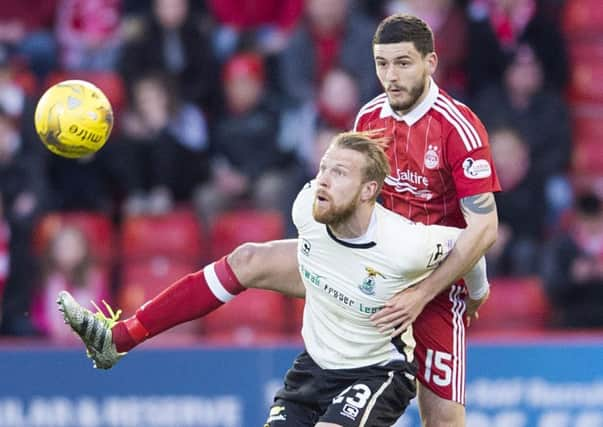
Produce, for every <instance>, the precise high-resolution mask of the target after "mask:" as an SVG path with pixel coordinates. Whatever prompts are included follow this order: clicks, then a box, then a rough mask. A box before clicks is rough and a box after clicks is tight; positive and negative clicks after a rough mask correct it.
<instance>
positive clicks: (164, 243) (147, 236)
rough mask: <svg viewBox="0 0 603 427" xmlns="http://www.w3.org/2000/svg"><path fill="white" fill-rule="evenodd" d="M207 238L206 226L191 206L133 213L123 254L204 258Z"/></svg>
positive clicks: (123, 239) (123, 237)
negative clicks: (160, 213)
mask: <svg viewBox="0 0 603 427" xmlns="http://www.w3.org/2000/svg"><path fill="white" fill-rule="evenodd" d="M205 241H206V237H205V232H204V229H203V227H201V224H200V222H199V221H198V219H197V217H196V215H195V213H194V212H193V211H192V210H189V209H179V210H175V211H173V212H170V213H167V214H163V215H141V216H132V217H129V218H126V219H125V220H124V223H123V225H122V231H121V250H122V256H124V257H125V258H128V259H132V258H144V257H149V256H156V255H164V256H169V257H172V258H174V257H178V258H181V259H184V260H187V261H192V262H201V261H203V260H204V258H205V256H206V255H207V250H206V247H205V246H204V245H203V242H205Z"/></svg>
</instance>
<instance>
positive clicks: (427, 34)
mask: <svg viewBox="0 0 603 427" xmlns="http://www.w3.org/2000/svg"><path fill="white" fill-rule="evenodd" d="M403 42H412V43H414V45H415V48H416V49H417V50H418V51H419V52H420V53H421V55H423V56H425V55H427V54H428V53H432V52H433V51H434V47H433V44H434V43H433V31H431V28H429V25H428V24H427V22H425V21H423V20H422V19H421V18H419V17H417V16H414V15H407V14H402V13H399V14H396V15H391V16H388V17H387V18H385V19H384V20H383V21H381V23H380V24H379V26H378V27H377V31H375V36H374V37H373V45H376V44H390V43H403Z"/></svg>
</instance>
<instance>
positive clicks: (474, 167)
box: [463, 157, 492, 179]
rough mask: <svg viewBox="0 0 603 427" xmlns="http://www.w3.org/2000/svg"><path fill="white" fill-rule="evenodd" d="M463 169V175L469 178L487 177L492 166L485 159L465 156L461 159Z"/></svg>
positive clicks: (490, 172) (490, 173)
mask: <svg viewBox="0 0 603 427" xmlns="http://www.w3.org/2000/svg"><path fill="white" fill-rule="evenodd" d="M463 171H464V173H465V176H466V177H467V178H471V179H482V178H488V177H489V176H490V175H492V168H491V167H490V163H489V162H488V161H487V160H485V159H477V160H474V159H472V158H471V157H467V158H466V159H465V160H464V161H463Z"/></svg>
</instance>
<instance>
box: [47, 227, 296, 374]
mask: <svg viewBox="0 0 603 427" xmlns="http://www.w3.org/2000/svg"><path fill="white" fill-rule="evenodd" d="M296 249H297V240H294V239H291V240H279V241H274V242H268V243H262V244H249V243H247V244H243V245H241V246H239V247H238V248H237V249H235V250H234V251H233V252H232V253H231V254H230V255H229V256H228V257H224V258H222V259H220V260H218V261H216V262H213V263H211V264H209V265H207V266H205V267H204V268H203V269H201V270H199V271H197V272H195V273H191V274H189V275H187V276H184V277H183V278H181V279H180V280H178V281H176V282H175V283H173V284H171V285H170V286H168V287H167V288H166V289H164V290H163V291H162V292H161V293H160V294H159V295H157V296H156V297H154V298H153V299H151V300H150V301H148V302H146V303H145V304H144V305H143V306H142V307H140V308H139V309H138V310H137V311H136V313H135V315H134V316H132V317H130V318H128V319H125V320H123V321H118V322H117V321H116V319H107V318H105V317H104V316H102V315H99V314H93V313H91V312H90V311H89V310H87V309H85V308H83V307H82V306H80V305H79V304H78V303H77V301H75V300H74V299H73V298H72V297H71V295H69V294H68V293H67V292H61V293H60V294H59V298H58V300H57V302H58V304H59V308H60V310H61V311H62V312H63V315H64V317H65V321H66V322H67V323H68V324H69V325H70V326H71V327H72V329H73V330H74V331H75V332H76V333H77V334H78V335H79V336H80V338H81V339H82V341H83V342H84V344H85V345H86V347H87V349H88V353H89V355H90V356H91V358H92V359H93V360H94V362H95V365H96V366H97V367H99V368H104V369H108V368H110V367H111V366H113V365H114V364H115V363H116V362H117V360H119V358H120V357H121V355H123V354H124V353H126V352H128V351H130V350H131V349H132V348H134V347H135V346H136V345H138V344H140V343H141V342H143V341H144V340H146V339H148V338H151V337H153V336H155V335H157V334H159V333H161V332H163V331H165V330H167V329H170V328H172V327H174V326H176V325H178V324H180V323H183V322H186V321H189V320H192V319H196V318H199V317H202V316H205V315H206V314H208V313H210V312H212V311H214V310H215V309H216V308H218V307H220V306H221V305H222V304H224V303H226V302H228V301H229V300H231V299H232V298H234V297H235V296H236V295H237V294H238V293H240V292H242V291H244V290H245V289H246V288H248V287H249V288H265V289H271V290H275V291H280V292H282V293H285V294H287V295H294V296H303V294H304V291H303V284H302V282H301V278H300V277H299V273H298V271H297V257H296Z"/></svg>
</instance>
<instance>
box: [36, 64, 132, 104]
mask: <svg viewBox="0 0 603 427" xmlns="http://www.w3.org/2000/svg"><path fill="white" fill-rule="evenodd" d="M71 79H76V80H87V81H89V82H91V83H94V84H95V85H96V86H98V87H99V88H100V89H101V90H102V91H103V92H104V93H105V95H107V98H109V101H111V106H112V107H113V111H114V112H115V113H117V112H119V111H122V110H123V108H124V107H125V105H126V90H125V86H124V82H123V80H122V78H121V77H120V76H119V74H117V73H116V72H113V71H55V72H53V73H50V74H49V75H48V77H47V78H46V81H45V82H44V90H46V89H48V88H49V87H50V86H52V85H54V84H57V83H59V82H62V81H63V80H71Z"/></svg>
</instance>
